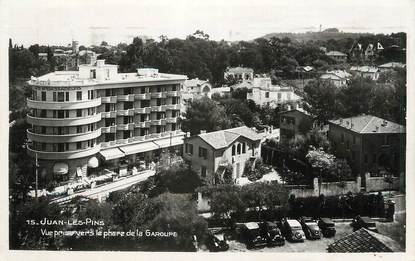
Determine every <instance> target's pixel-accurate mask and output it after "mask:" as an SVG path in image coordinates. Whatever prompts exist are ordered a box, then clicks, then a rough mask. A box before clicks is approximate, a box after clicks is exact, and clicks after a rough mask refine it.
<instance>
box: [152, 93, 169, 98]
mask: <svg viewBox="0 0 415 261" xmlns="http://www.w3.org/2000/svg"><path fill="white" fill-rule="evenodd" d="M166 97H167V94H166V93H165V92H152V93H151V98H166Z"/></svg>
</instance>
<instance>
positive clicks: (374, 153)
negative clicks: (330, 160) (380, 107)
mask: <svg viewBox="0 0 415 261" xmlns="http://www.w3.org/2000/svg"><path fill="white" fill-rule="evenodd" d="M327 136H328V138H329V140H330V141H331V143H332V146H333V152H334V154H335V155H336V157H339V158H345V159H346V160H347V161H348V163H349V165H350V167H351V168H352V171H353V172H354V173H355V174H360V175H362V177H363V175H364V174H365V173H366V172H369V173H371V174H380V173H391V174H393V175H396V176H397V175H399V174H400V173H401V172H404V171H405V169H404V163H403V162H404V160H405V127H404V126H402V125H399V124H397V123H394V122H390V121H387V120H384V119H381V118H378V117H375V116H370V115H361V116H356V117H351V118H345V119H339V120H334V121H330V122H329V131H328V135H327Z"/></svg>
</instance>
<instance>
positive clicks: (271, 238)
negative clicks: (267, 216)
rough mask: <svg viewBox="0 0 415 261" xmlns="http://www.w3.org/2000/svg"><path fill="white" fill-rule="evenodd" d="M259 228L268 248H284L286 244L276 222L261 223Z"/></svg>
mask: <svg viewBox="0 0 415 261" xmlns="http://www.w3.org/2000/svg"><path fill="white" fill-rule="evenodd" d="M259 227H260V229H261V234H262V235H263V236H264V237H265V238H266V239H267V243H268V246H283V245H284V244H285V239H284V236H283V235H282V233H281V230H280V229H279V228H278V226H277V224H275V223H274V222H269V221H267V222H261V223H259Z"/></svg>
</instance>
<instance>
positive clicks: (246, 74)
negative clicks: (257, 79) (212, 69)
mask: <svg viewBox="0 0 415 261" xmlns="http://www.w3.org/2000/svg"><path fill="white" fill-rule="evenodd" d="M229 76H232V77H234V78H235V79H237V80H238V81H239V82H244V81H249V80H252V79H253V78H254V70H253V69H252V68H246V67H231V68H227V69H226V71H225V73H224V78H225V80H226V79H228V77H229Z"/></svg>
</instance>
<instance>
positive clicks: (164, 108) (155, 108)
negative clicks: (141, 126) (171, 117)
mask: <svg viewBox="0 0 415 261" xmlns="http://www.w3.org/2000/svg"><path fill="white" fill-rule="evenodd" d="M151 111H156V112H162V111H166V105H161V106H152V107H151Z"/></svg>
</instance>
